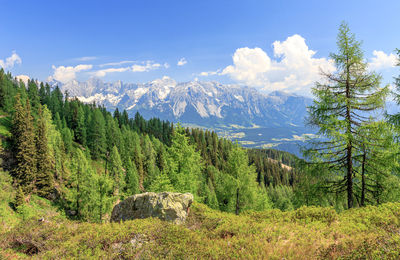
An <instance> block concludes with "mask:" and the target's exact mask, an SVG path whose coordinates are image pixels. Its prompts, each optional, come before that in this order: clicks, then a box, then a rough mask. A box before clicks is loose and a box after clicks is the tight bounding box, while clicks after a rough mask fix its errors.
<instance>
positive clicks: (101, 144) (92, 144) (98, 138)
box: [87, 109, 106, 159]
mask: <svg viewBox="0 0 400 260" xmlns="http://www.w3.org/2000/svg"><path fill="white" fill-rule="evenodd" d="M87 143H88V147H89V149H90V152H91V154H92V157H93V159H100V158H101V157H102V156H104V154H105V152H106V132H105V121H104V116H103V114H102V113H101V112H100V110H99V109H95V110H94V111H93V114H92V116H91V118H90V122H89V129H88V140H87Z"/></svg>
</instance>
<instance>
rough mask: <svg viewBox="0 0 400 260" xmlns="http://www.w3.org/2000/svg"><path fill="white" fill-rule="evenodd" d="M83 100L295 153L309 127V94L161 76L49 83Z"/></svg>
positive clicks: (246, 143) (252, 145)
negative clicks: (147, 79) (128, 80)
mask: <svg viewBox="0 0 400 260" xmlns="http://www.w3.org/2000/svg"><path fill="white" fill-rule="evenodd" d="M50 83H51V84H52V85H53V86H55V85H58V86H59V87H60V89H61V91H62V92H68V94H69V96H70V97H77V98H78V99H80V100H81V101H83V102H85V103H92V102H96V104H99V105H104V106H105V107H106V108H107V109H109V110H111V111H113V110H115V109H116V108H118V109H119V110H120V111H122V110H124V109H125V110H126V111H127V112H128V114H129V115H130V116H132V117H133V116H134V114H135V113H136V112H138V111H139V112H140V114H141V115H143V116H144V117H145V118H151V117H158V118H160V119H163V120H169V121H171V122H180V123H181V124H182V125H184V126H190V127H201V128H207V129H212V130H215V131H217V132H218V134H219V135H221V136H224V137H226V138H229V139H233V140H238V142H239V143H241V144H243V145H245V146H249V147H263V148H267V147H275V148H278V149H282V150H286V151H289V152H294V153H297V152H298V148H297V147H296V145H297V144H298V143H299V142H302V141H304V138H305V137H306V136H307V135H312V134H313V131H311V129H309V128H307V127H306V126H305V122H304V121H305V117H306V115H307V108H306V107H307V106H308V105H310V104H311V102H312V100H311V99H310V98H307V97H304V96H300V95H295V94H290V93H285V92H280V91H275V92H272V93H270V94H263V93H261V92H259V91H258V90H256V89H254V88H251V87H246V86H240V85H223V84H221V83H218V82H200V81H190V82H183V83H178V82H176V81H174V80H173V79H171V78H169V77H163V78H162V79H157V80H154V81H151V82H148V83H123V82H122V81H116V82H112V83H107V82H103V81H102V80H100V79H98V78H91V79H89V80H88V81H85V82H79V81H76V80H73V81H70V82H68V83H65V84H63V83H61V82H57V81H53V82H50Z"/></svg>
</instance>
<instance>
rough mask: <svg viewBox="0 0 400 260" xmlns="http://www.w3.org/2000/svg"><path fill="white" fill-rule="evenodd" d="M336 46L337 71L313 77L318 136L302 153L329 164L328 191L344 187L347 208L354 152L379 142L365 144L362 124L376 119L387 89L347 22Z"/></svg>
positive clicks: (354, 169) (355, 160)
mask: <svg viewBox="0 0 400 260" xmlns="http://www.w3.org/2000/svg"><path fill="white" fill-rule="evenodd" d="M337 47H338V51H337V53H332V54H331V55H330V56H331V58H332V59H333V60H334V61H335V66H336V71H335V72H333V73H330V72H323V76H324V82H323V83H319V82H317V83H316V85H315V87H314V88H313V90H312V92H313V94H314V96H315V99H314V102H313V104H312V105H311V106H310V107H309V118H308V122H309V123H310V124H311V125H313V126H315V127H317V128H318V135H319V136H320V138H318V139H316V140H310V141H309V142H308V147H309V148H308V149H306V150H305V152H304V155H305V156H306V157H307V159H309V160H310V161H312V162H313V163H314V164H323V165H325V167H329V169H330V170H329V172H328V176H326V180H325V183H326V184H325V188H326V190H327V191H328V192H332V193H336V194H340V193H344V192H345V194H346V196H347V207H348V208H352V207H353V206H354V204H355V203H354V197H355V196H357V195H355V189H356V185H357V178H358V176H356V173H357V172H360V170H359V169H357V166H358V164H360V160H359V158H358V156H359V155H360V154H362V153H363V151H364V150H365V149H364V148H365V145H367V146H368V147H370V146H374V145H382V144H381V143H379V142H378V139H379V138H377V139H376V140H375V139H372V140H375V143H373V142H371V143H368V144H366V143H365V142H364V140H366V139H365V135H364V132H363V130H362V129H363V127H366V126H369V125H371V124H373V122H374V121H376V119H375V118H374V117H373V116H374V114H373V112H374V111H377V110H379V109H382V108H383V107H384V105H385V101H386V97H387V95H388V93H389V88H388V86H385V87H381V86H380V85H381V76H380V75H378V74H376V73H374V72H371V71H369V70H368V64H367V62H366V61H365V59H364V56H363V51H362V50H361V43H360V42H359V41H357V40H356V39H355V36H354V34H352V33H351V32H350V29H349V27H348V25H347V24H346V23H342V24H341V26H340V27H339V33H338V37H337ZM363 139H364V140H363ZM371 157H373V156H371ZM371 157H368V158H371ZM361 164H362V163H361ZM362 189H363V191H365V189H364V188H362ZM361 204H363V203H361ZM363 205H364V204H363Z"/></svg>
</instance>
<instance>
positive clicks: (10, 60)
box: [0, 51, 22, 69]
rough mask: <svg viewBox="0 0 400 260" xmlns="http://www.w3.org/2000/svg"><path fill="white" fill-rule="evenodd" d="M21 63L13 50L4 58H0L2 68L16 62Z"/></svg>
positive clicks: (12, 65)
mask: <svg viewBox="0 0 400 260" xmlns="http://www.w3.org/2000/svg"><path fill="white" fill-rule="evenodd" d="M21 63H22V60H21V58H20V57H19V56H18V54H17V53H16V52H15V51H13V52H12V54H11V56H10V57H8V58H6V59H5V60H0V67H2V68H3V69H9V68H12V67H14V65H16V64H21Z"/></svg>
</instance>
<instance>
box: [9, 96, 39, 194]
mask: <svg viewBox="0 0 400 260" xmlns="http://www.w3.org/2000/svg"><path fill="white" fill-rule="evenodd" d="M14 111H15V112H14V114H13V119H12V129H11V133H12V146H13V150H12V151H13V156H14V159H15V163H14V167H13V169H12V175H13V176H14V178H15V180H16V182H17V183H18V185H21V186H22V189H23V191H24V192H25V194H29V193H30V192H31V191H32V189H33V188H34V185H35V180H36V173H37V165H36V147H35V129H34V125H33V118H32V115H31V109H30V103H29V99H27V100H26V105H25V107H24V106H23V105H22V103H21V98H20V95H19V94H18V95H17V96H16V98H15V106H14Z"/></svg>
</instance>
